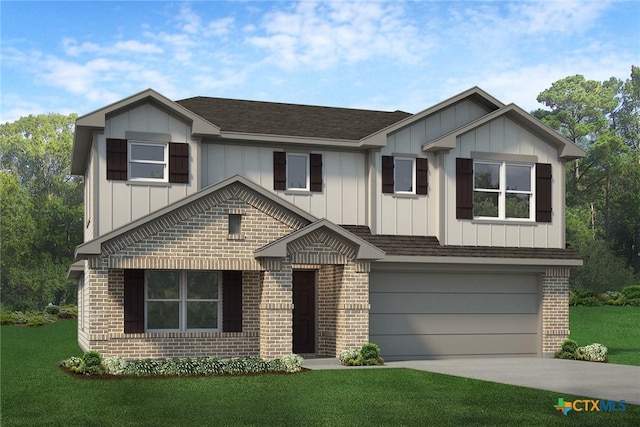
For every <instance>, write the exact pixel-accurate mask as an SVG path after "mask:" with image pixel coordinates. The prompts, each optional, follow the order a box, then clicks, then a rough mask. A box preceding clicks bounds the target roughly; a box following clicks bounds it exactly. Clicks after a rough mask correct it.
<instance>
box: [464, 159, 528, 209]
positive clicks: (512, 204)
mask: <svg viewBox="0 0 640 427" xmlns="http://www.w3.org/2000/svg"><path fill="white" fill-rule="evenodd" d="M473 182H474V189H473V216H474V218H498V219H527V220H528V219H533V217H534V212H533V203H532V198H533V191H532V182H533V165H524V164H509V163H505V162H475V163H474V169H473Z"/></svg>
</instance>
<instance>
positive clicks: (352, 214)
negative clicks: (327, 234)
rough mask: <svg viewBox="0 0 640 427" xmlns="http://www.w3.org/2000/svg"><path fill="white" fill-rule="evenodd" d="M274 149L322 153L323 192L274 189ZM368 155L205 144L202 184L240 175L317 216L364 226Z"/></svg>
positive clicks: (203, 147)
mask: <svg viewBox="0 0 640 427" xmlns="http://www.w3.org/2000/svg"><path fill="white" fill-rule="evenodd" d="M274 151H284V152H288V153H319V154H322V184H323V188H322V191H321V192H297V193H296V191H275V190H274V189H273V152H274ZM365 156H366V154H365V153H358V152H351V151H330V150H325V151H320V150H316V149H313V150H309V149H295V148H289V147H272V146H270V147H259V146H249V145H231V144H220V143H203V144H202V147H201V158H202V165H201V170H202V186H203V187H206V186H209V185H212V184H215V183H217V182H220V181H222V180H224V179H226V178H229V177H231V176H234V175H236V174H239V175H242V176H244V177H245V178H247V179H249V180H251V181H253V182H255V183H256V184H258V185H260V186H261V187H263V188H265V189H267V190H269V191H272V192H274V193H276V194H277V195H278V196H279V197H281V198H283V199H285V200H287V201H289V202H290V203H293V204H294V205H296V206H298V207H299V208H301V209H304V210H305V211H307V212H309V213H310V214H312V215H314V216H316V217H318V218H327V219H328V220H329V221H332V222H334V223H336V224H349V225H364V224H365V215H366V206H365V196H366V195H365V192H366V190H365V185H366V181H365Z"/></svg>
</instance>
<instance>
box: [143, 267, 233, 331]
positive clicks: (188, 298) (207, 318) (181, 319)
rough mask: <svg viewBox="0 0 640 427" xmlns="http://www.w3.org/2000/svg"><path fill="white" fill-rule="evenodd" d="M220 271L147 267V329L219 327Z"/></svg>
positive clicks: (180, 329) (168, 329) (182, 329)
mask: <svg viewBox="0 0 640 427" xmlns="http://www.w3.org/2000/svg"><path fill="white" fill-rule="evenodd" d="M220 282H221V274H220V272H218V271H177V270H147V271H146V330H149V331H193V330H210V331H213V330H219V328H220V325H219V319H220V312H221V298H220V293H221V292H220V291H221V284H220Z"/></svg>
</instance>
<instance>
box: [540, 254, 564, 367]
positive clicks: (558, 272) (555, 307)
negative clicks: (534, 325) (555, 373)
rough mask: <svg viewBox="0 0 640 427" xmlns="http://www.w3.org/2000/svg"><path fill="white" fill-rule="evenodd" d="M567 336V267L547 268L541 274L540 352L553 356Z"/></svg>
mask: <svg viewBox="0 0 640 427" xmlns="http://www.w3.org/2000/svg"><path fill="white" fill-rule="evenodd" d="M568 337H569V269H568V268H566V267H564V268H563V267H558V268H548V269H547V271H546V272H545V274H544V275H543V276H542V353H543V355H544V356H545V357H551V356H553V353H554V352H555V351H556V350H558V349H560V345H561V344H562V341H564V340H565V339H567V338H568Z"/></svg>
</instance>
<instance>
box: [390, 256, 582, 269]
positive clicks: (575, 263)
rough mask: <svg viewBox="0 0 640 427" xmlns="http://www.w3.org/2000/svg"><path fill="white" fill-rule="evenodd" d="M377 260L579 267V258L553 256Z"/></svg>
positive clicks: (430, 257)
mask: <svg viewBox="0 0 640 427" xmlns="http://www.w3.org/2000/svg"><path fill="white" fill-rule="evenodd" d="M378 262H390V263H396V262H398V263H427V264H494V265H532V266H533V265H538V266H558V267H579V266H581V265H583V261H582V260H581V259H554V258H499V257H450V256H408V255H387V256H385V257H384V258H383V259H381V260H379V261H378Z"/></svg>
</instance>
